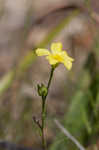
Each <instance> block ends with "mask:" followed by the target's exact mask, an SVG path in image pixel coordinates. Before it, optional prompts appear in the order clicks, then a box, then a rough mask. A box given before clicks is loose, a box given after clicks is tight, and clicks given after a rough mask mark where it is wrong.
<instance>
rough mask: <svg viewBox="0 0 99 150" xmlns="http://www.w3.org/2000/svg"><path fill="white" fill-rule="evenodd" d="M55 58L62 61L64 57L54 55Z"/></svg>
mask: <svg viewBox="0 0 99 150" xmlns="http://www.w3.org/2000/svg"><path fill="white" fill-rule="evenodd" d="M53 58H54V59H56V60H57V61H59V62H62V60H63V59H62V57H61V56H60V55H53Z"/></svg>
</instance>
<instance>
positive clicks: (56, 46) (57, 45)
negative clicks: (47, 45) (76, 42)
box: [51, 43, 62, 53]
mask: <svg viewBox="0 0 99 150" xmlns="http://www.w3.org/2000/svg"><path fill="white" fill-rule="evenodd" d="M61 50H62V44H61V43H52V44H51V51H52V53H57V52H61Z"/></svg>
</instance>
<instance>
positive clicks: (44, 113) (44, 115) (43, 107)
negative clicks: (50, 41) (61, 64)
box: [41, 66, 55, 150]
mask: <svg viewBox="0 0 99 150" xmlns="http://www.w3.org/2000/svg"><path fill="white" fill-rule="evenodd" d="M54 70H55V67H53V66H52V69H51V73H50V77H49V81H48V84H47V91H48V90H49V87H50V84H51V81H52V77H53V73H54ZM47 95H48V92H47ZM47 95H46V96H45V97H42V128H41V130H42V148H43V150H46V141H45V137H44V127H45V119H46V98H47Z"/></svg>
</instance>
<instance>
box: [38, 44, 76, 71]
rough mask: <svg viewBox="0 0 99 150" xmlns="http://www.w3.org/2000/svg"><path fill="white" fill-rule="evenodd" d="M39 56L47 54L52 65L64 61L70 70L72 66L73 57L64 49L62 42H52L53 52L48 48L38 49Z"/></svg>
mask: <svg viewBox="0 0 99 150" xmlns="http://www.w3.org/2000/svg"><path fill="white" fill-rule="evenodd" d="M36 54H37V56H46V59H47V60H48V61H49V63H50V64H51V65H56V64H60V63H63V64H64V66H65V67H66V68H67V69H68V70H70V69H71V68H72V62H73V60H74V59H73V58H71V57H69V56H68V54H67V52H66V51H64V50H62V44H61V43H52V44H51V52H50V51H49V50H47V49H43V48H38V49H36Z"/></svg>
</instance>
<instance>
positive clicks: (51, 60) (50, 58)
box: [46, 55, 58, 65]
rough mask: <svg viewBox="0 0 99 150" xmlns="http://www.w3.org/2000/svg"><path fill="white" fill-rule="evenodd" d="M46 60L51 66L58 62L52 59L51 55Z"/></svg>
mask: <svg viewBox="0 0 99 150" xmlns="http://www.w3.org/2000/svg"><path fill="white" fill-rule="evenodd" d="M46 59H47V60H48V61H49V63H50V64H51V65H55V64H57V63H58V61H57V60H56V59H54V58H53V56H52V55H49V56H47V57H46Z"/></svg>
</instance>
